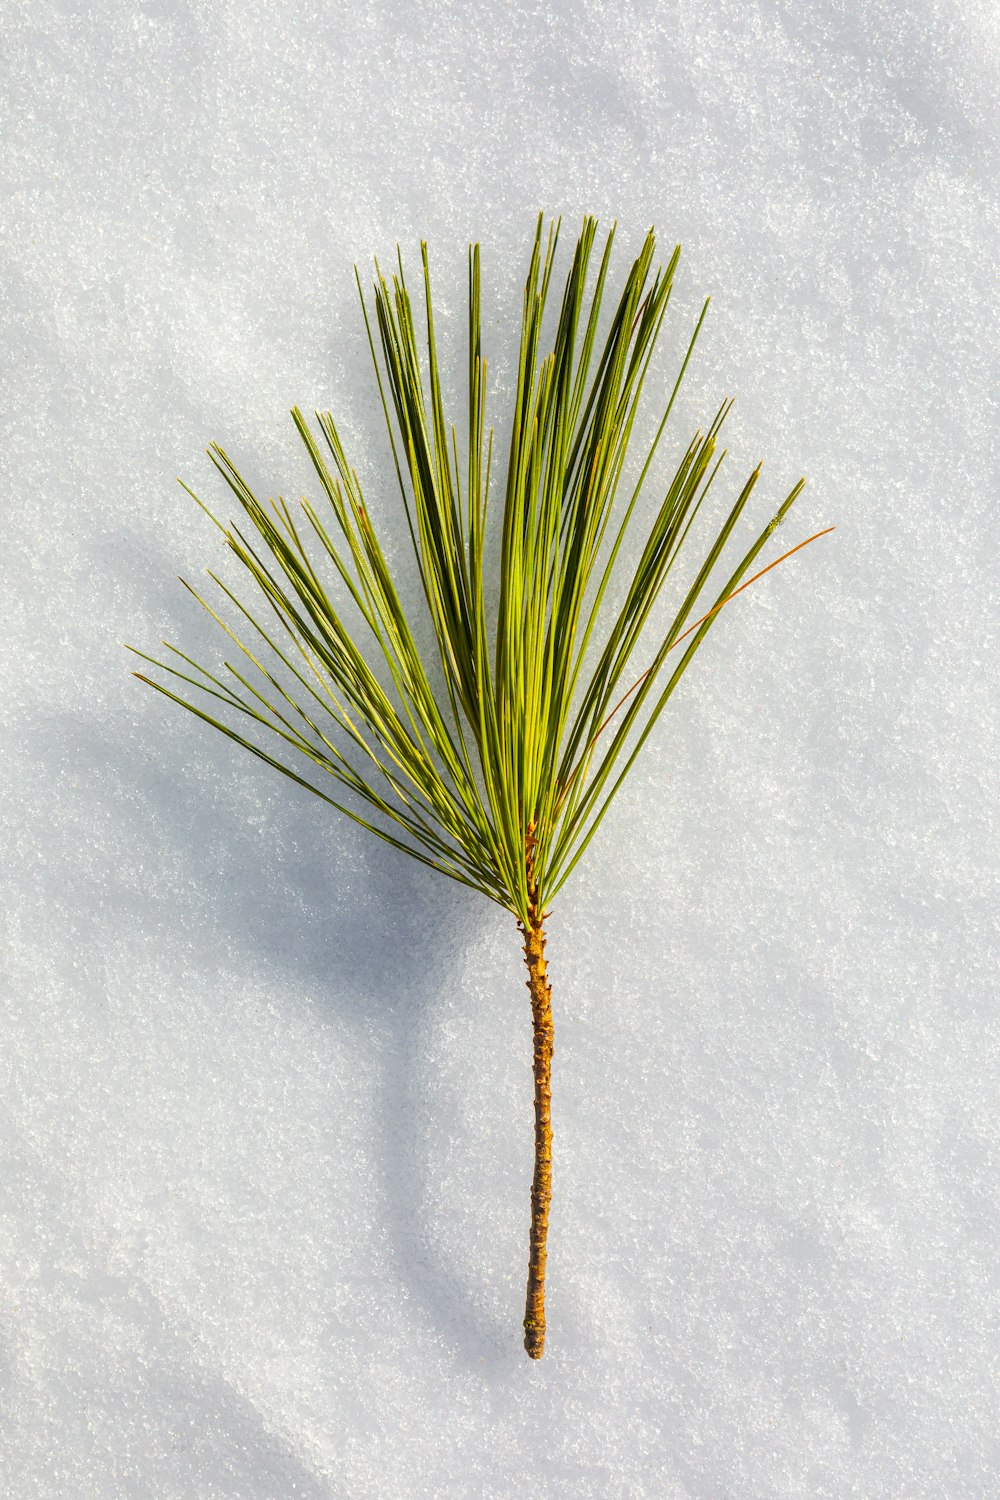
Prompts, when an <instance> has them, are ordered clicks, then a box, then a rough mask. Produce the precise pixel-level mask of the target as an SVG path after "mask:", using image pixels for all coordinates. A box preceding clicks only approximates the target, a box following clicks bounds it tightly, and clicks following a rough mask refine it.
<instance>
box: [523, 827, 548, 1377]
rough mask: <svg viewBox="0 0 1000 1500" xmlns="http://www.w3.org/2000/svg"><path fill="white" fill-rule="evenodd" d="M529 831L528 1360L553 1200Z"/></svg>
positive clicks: (541, 937) (541, 1307) (541, 1321)
mask: <svg viewBox="0 0 1000 1500" xmlns="http://www.w3.org/2000/svg"><path fill="white" fill-rule="evenodd" d="M533 834H534V829H533V828H532V829H531V830H530V831H529V834H528V893H529V897H530V905H529V916H530V921H529V923H528V925H527V926H526V927H525V926H523V925H522V926H521V932H522V935H523V939H524V961H525V963H526V964H527V966H528V992H529V994H530V995H531V1020H532V1030H533V1033H534V1075H535V1172H534V1176H533V1178H532V1181H531V1243H530V1250H529V1254H528V1293H527V1301H526V1305H525V1310H524V1347H525V1349H526V1351H527V1353H528V1355H529V1356H530V1357H531V1358H532V1359H541V1357H542V1353H543V1351H544V1349H545V1243H546V1238H547V1235H548V1228H549V1203H550V1201H551V1199H552V1087H551V1073H552V988H551V986H550V985H549V982H548V980H547V978H546V964H545V928H544V919H545V916H546V915H547V913H544V912H539V910H538V905H537V901H536V895H537V892H536V890H535V888H534V881H533V878H532V869H531V864H532V859H531V857H532V853H533V843H534V839H533Z"/></svg>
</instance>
